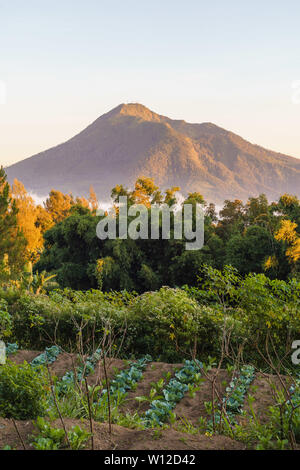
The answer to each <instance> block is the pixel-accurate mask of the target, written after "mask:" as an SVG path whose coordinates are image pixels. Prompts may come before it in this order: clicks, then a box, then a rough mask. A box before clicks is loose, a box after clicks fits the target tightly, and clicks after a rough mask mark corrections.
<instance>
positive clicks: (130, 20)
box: [0, 0, 300, 165]
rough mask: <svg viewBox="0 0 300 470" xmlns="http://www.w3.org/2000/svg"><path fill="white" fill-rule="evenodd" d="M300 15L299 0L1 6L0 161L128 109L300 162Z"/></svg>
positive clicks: (43, 0)
mask: <svg viewBox="0 0 300 470" xmlns="http://www.w3.org/2000/svg"><path fill="white" fill-rule="evenodd" d="M246 3H247V4H246ZM299 17H300V2H299V1H298V0H293V1H291V0H286V1H285V2H283V1H282V0H280V1H278V0H272V1H269V0H260V1H258V0H252V1H251V2H241V1H240V0H226V1H224V0H210V1H209V2H208V1H207V0H206V1H202V0H185V1H183V0H180V1H177V0H159V1H158V0H151V1H150V0H139V1H136V0H126V1H124V0H123V1H120V0H108V1H102V0H97V1H96V0H85V1H83V0H80V1H79V0H59V1H58V0H51V1H49V0H26V2H24V0H7V1H2V0H0V165H1V164H2V165H9V164H12V163H14V162H16V161H19V160H22V159H23V158H26V157H30V156H31V155H34V154H36V153H38V152H40V151H42V150H46V149H48V148H50V147H52V146H55V145H57V144H59V143H61V142H64V141H66V140H68V139H69V138H71V137H72V136H73V135H75V134H76V133H78V132H79V131H81V130H82V129H84V128H85V127H87V125H89V124H90V123H91V122H93V121H94V120H95V119H96V118H98V117H99V116H100V115H102V114H103V113H105V112H107V111H109V110H110V109H112V108H114V107H115V106H117V105H118V104H120V103H128V102H139V103H142V104H144V105H145V106H147V107H148V108H150V109H151V110H153V111H155V112H157V113H159V114H163V115H166V116H169V117H171V118H174V119H184V120H186V121H188V122H213V123H215V124H217V125H219V126H221V127H224V128H225V129H228V130H231V131H233V132H235V133H237V134H239V135H241V136H242V137H244V138H246V139H247V140H249V141H250V142H252V143H256V144H259V145H262V146H264V147H266V148H268V149H272V150H276V151H278V152H282V153H286V154H288V155H292V156H295V157H298V158H300V139H299V134H300V133H299V129H300V33H299Z"/></svg>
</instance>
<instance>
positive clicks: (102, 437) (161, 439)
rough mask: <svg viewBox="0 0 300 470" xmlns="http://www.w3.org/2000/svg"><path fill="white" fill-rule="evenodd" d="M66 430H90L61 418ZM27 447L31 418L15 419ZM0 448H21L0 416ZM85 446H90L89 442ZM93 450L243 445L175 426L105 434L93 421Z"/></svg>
mask: <svg viewBox="0 0 300 470" xmlns="http://www.w3.org/2000/svg"><path fill="white" fill-rule="evenodd" d="M64 422H65V426H66V428H67V430H69V429H70V428H71V427H72V426H74V425H80V426H81V427H84V428H86V430H88V431H89V423H88V422H87V421H83V420H81V421H79V420H75V419H68V418H66V419H65V420H64ZM16 424H17V427H18V430H19V433H20V435H21V438H22V439H23V441H24V443H25V447H26V449H32V447H31V446H30V441H31V436H32V435H33V434H34V433H36V430H35V427H34V425H33V423H32V422H31V421H17V422H16ZM52 425H53V426H56V427H59V428H61V427H62V425H61V422H60V421H59V420H56V421H55V422H54V423H52ZM0 429H1V432H0V449H2V448H3V447H4V446H5V445H9V446H11V447H12V448H14V449H17V450H22V448H23V447H22V443H21V441H20V439H19V438H18V435H17V433H16V430H15V427H14V425H13V423H12V422H11V421H10V420H7V419H1V418H0ZM86 449H91V443H90V442H88V443H87V445H86ZM94 449H95V450H213V449H217V450H229V449H230V450H243V449H245V446H244V445H243V444H241V443H239V442H236V441H233V440H231V439H229V438H228V437H225V436H213V437H208V436H205V435H200V434H197V435H190V434H186V433H180V432H178V431H175V430H174V429H165V430H163V431H161V432H159V433H154V432H153V430H146V431H145V430H136V429H128V428H124V427H121V426H117V425H113V426H112V434H111V435H110V434H109V433H108V426H107V424H102V423H94Z"/></svg>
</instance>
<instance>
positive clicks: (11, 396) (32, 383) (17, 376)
mask: <svg viewBox="0 0 300 470" xmlns="http://www.w3.org/2000/svg"><path fill="white" fill-rule="evenodd" d="M46 394H47V382H46V372H45V371H43V369H42V368H40V369H34V368H33V367H31V366H30V365H29V364H28V363H26V362H24V364H22V365H16V364H14V363H12V362H10V361H8V362H7V364H5V365H3V366H1V367H0V416H3V417H5V418H15V419H33V418H36V417H37V416H39V415H43V414H44V412H45V406H46V405H45V404H46V402H45V399H46Z"/></svg>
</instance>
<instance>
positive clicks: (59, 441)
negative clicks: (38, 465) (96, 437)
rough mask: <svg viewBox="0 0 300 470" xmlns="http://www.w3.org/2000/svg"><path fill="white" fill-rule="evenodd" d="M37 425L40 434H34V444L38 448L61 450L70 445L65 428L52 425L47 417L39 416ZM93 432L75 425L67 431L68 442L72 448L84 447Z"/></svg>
mask: <svg viewBox="0 0 300 470" xmlns="http://www.w3.org/2000/svg"><path fill="white" fill-rule="evenodd" d="M36 427H37V429H38V432H39V434H38V435H37V436H33V440H32V446H33V447H34V448H35V449H36V450H59V449H63V448H66V447H68V444H67V439H66V434H65V431H64V430H63V429H60V428H56V427H53V426H51V425H50V424H49V423H48V422H47V421H46V420H45V419H43V418H41V417H38V418H37V420H36ZM90 436H91V434H90V433H88V432H87V431H85V430H84V429H81V428H80V426H73V427H72V429H71V430H70V431H68V433H67V437H68V442H69V444H70V448H71V449H72V450H80V449H84V447H85V445H86V443H87V441H88V439H89V438H90Z"/></svg>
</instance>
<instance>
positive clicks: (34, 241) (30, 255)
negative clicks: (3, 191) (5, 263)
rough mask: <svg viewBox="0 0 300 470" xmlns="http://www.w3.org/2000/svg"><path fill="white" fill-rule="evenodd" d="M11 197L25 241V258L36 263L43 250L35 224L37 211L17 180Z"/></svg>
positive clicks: (38, 228) (40, 237) (40, 236)
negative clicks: (14, 203)
mask: <svg viewBox="0 0 300 470" xmlns="http://www.w3.org/2000/svg"><path fill="white" fill-rule="evenodd" d="M12 195H13V198H14V199H15V201H16V206H17V209H18V213H17V223H18V227H19V228H20V229H21V230H22V231H23V234H24V237H25V239H26V241H27V247H26V255H25V256H26V258H27V259H28V260H31V261H36V260H37V259H38V257H39V253H40V252H41V250H42V248H43V237H42V231H41V228H40V227H38V226H37V224H36V222H37V218H38V215H39V212H38V209H37V207H36V205H35V203H34V200H33V199H32V197H31V196H29V194H28V193H27V191H26V189H25V187H24V185H23V184H22V183H21V182H20V181H18V180H17V179H15V180H14V184H13V187H12Z"/></svg>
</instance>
